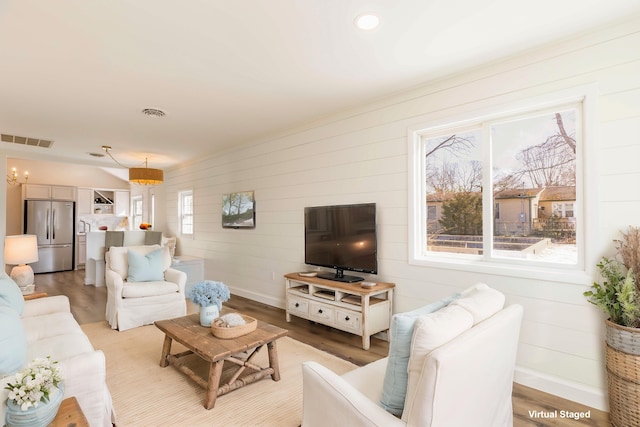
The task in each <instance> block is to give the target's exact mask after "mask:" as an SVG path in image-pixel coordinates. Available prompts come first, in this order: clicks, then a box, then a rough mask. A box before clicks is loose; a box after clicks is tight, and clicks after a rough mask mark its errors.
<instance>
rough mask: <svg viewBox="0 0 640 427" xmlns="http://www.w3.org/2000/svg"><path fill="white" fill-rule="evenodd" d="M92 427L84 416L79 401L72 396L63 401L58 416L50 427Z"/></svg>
mask: <svg viewBox="0 0 640 427" xmlns="http://www.w3.org/2000/svg"><path fill="white" fill-rule="evenodd" d="M72 426H73V427H90V426H89V421H87V417H85V416H84V413H83V412H82V408H81V407H80V405H79V404H78V400H77V399H76V398H75V397H73V396H71V397H68V398H66V399H64V400H63V401H62V403H61V404H60V409H58V415H56V417H55V418H54V419H53V421H52V422H51V424H49V427H72Z"/></svg>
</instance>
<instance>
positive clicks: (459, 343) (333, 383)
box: [302, 285, 523, 427]
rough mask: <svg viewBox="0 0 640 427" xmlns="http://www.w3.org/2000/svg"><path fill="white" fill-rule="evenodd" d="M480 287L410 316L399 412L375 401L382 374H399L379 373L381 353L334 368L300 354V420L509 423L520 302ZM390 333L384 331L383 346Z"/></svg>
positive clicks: (307, 424)
mask: <svg viewBox="0 0 640 427" xmlns="http://www.w3.org/2000/svg"><path fill="white" fill-rule="evenodd" d="M483 286H484V287H486V285H483ZM484 287H483V289H484V291H482V292H476V291H474V290H468V291H467V292H469V291H471V293H470V294H468V295H465V294H464V293H463V295H457V296H456V298H455V300H454V301H453V302H451V300H447V301H445V302H443V303H442V304H440V305H439V306H440V307H442V308H440V309H439V310H437V311H435V312H432V313H429V314H420V313H418V315H416V316H415V318H416V320H415V326H414V327H413V330H412V332H410V335H411V343H410V354H409V360H408V363H406V364H405V366H406V368H404V371H405V373H406V375H405V378H407V379H406V381H407V382H406V383H405V384H406V399H404V406H403V407H402V406H401V407H400V411H401V415H400V414H396V415H392V414H391V413H390V412H388V410H386V409H385V408H383V406H385V405H383V404H381V400H383V385H384V384H385V382H386V381H388V380H391V381H390V382H391V383H401V382H402V381H401V380H400V379H399V377H400V376H401V375H398V373H397V372H396V373H395V374H394V375H393V376H392V377H390V378H386V376H388V375H387V374H388V373H387V370H388V364H389V358H388V357H387V358H384V359H380V360H378V361H376V362H373V363H371V364H369V365H366V366H364V367H361V368H357V369H355V370H353V371H351V372H348V373H346V374H345V375H342V376H339V375H337V374H335V373H334V372H332V371H330V370H329V369H327V368H325V367H324V366H322V365H320V364H318V363H315V362H306V363H304V364H303V368H302V370H303V419H302V427H315V426H331V425H345V426H346V425H348V426H350V427H356V426H361V427H365V426H367V427H369V426H381V427H382V426H384V427H393V426H398V427H399V426H414V427H418V426H419V427H469V426H473V427H512V426H513V409H512V397H511V393H512V386H513V371H514V367H515V359H516V351H517V347H518V337H519V332H520V325H521V322H522V313H523V310H522V307H521V306H519V305H511V306H508V307H506V308H503V305H504V296H503V295H502V294H499V293H498V292H497V291H495V290H492V289H491V290H490V291H487V290H486V289H490V288H488V287H486V288H484ZM480 294H482V295H480ZM488 294H492V295H489V296H487V295H488ZM500 296H501V299H500ZM496 298H497V299H496ZM452 299H454V298H452ZM449 303H450V304H449ZM427 311H428V310H427ZM393 331H394V329H393V325H392V329H391V332H392V334H393ZM393 340H394V336H393V335H392V336H391V345H390V347H392V346H393ZM396 380H397V381H396ZM402 401H403V400H402V399H401V402H402Z"/></svg>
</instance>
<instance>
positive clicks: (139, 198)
mask: <svg viewBox="0 0 640 427" xmlns="http://www.w3.org/2000/svg"><path fill="white" fill-rule="evenodd" d="M137 203H140V215H139V216H140V222H138V223H136V217H137V216H138V215H137V214H136V204H137ZM143 221H144V201H143V198H142V195H136V196H132V197H131V222H132V223H133V224H132V225H133V229H134V230H137V229H138V227H139V226H140V224H142V222H143Z"/></svg>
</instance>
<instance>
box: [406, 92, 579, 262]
mask: <svg viewBox="0 0 640 427" xmlns="http://www.w3.org/2000/svg"><path fill="white" fill-rule="evenodd" d="M581 115H582V104H581V103H574V104H564V105H559V106H557V107H551V108H545V109H536V110H535V111H531V112H530V113H524V114H523V113H518V114H517V115H493V116H491V117H488V118H484V119H478V120H475V121H469V122H466V123H464V124H462V125H455V126H451V127H446V126H438V127H432V128H425V129H420V130H417V131H414V132H413V134H412V135H411V141H412V144H413V152H412V156H413V159H414V161H413V164H414V165H415V167H416V168H420V170H416V171H414V176H415V177H416V179H418V180H420V181H421V182H417V183H416V184H414V186H413V188H414V189H419V190H417V191H415V190H414V191H413V194H414V197H419V198H420V200H418V201H417V202H416V203H415V204H414V206H416V207H420V206H422V209H424V207H426V212H424V213H423V214H418V213H417V212H416V213H415V214H414V216H413V218H415V219H417V220H418V221H419V218H426V224H423V223H418V224H412V227H413V230H414V236H417V237H415V239H416V241H417V242H418V243H417V244H415V251H416V252H417V253H416V254H415V255H416V258H420V257H423V258H424V257H426V259H429V257H434V256H437V257H442V256H447V257H481V258H484V259H491V260H499V259H505V260H506V259H518V260H527V261H534V262H549V263H559V264H569V265H576V264H577V263H578V253H579V251H578V248H577V244H576V242H577V240H576V239H577V233H578V232H579V231H578V230H579V227H578V228H577V227H576V225H579V222H580V221H581V215H580V211H579V210H578V209H576V207H577V206H581V200H580V197H579V192H578V191H576V188H577V186H579V185H580V183H579V179H578V178H579V177H578V174H577V172H576V171H577V170H579V169H580V167H581V165H580V164H579V162H580V156H581V155H582V149H583V147H582V139H581V126H582V124H581V123H582V117H581ZM420 222H422V221H420ZM421 230H422V231H421ZM421 236H425V237H426V238H422V237H421ZM447 254H449V255H447Z"/></svg>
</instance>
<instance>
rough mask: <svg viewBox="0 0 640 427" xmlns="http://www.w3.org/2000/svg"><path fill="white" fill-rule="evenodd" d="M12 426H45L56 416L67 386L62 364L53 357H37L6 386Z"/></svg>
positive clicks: (8, 415)
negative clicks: (63, 376) (63, 378)
mask: <svg viewBox="0 0 640 427" xmlns="http://www.w3.org/2000/svg"><path fill="white" fill-rule="evenodd" d="M6 388H7V389H8V390H9V397H8V399H7V413H6V417H5V418H6V422H7V426H9V427H19V426H25V427H45V426H47V425H49V423H51V421H53V419H54V418H55V416H56V414H57V412H58V408H59V407H60V403H61V402H62V397H63V395H64V387H63V383H62V372H61V368H60V367H59V366H57V362H55V361H52V360H51V357H47V358H44V359H34V360H33V361H32V362H31V363H29V364H28V365H27V368H26V369H25V370H23V371H20V372H17V373H16V374H15V375H14V377H13V382H9V383H8V384H7V386H6Z"/></svg>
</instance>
